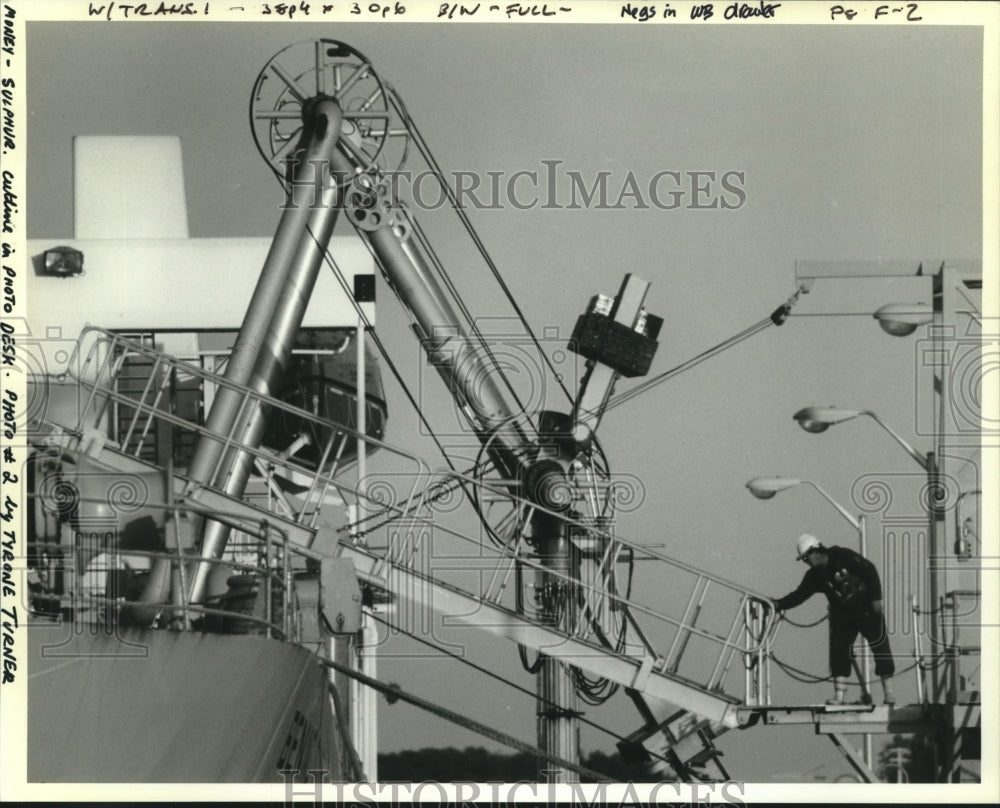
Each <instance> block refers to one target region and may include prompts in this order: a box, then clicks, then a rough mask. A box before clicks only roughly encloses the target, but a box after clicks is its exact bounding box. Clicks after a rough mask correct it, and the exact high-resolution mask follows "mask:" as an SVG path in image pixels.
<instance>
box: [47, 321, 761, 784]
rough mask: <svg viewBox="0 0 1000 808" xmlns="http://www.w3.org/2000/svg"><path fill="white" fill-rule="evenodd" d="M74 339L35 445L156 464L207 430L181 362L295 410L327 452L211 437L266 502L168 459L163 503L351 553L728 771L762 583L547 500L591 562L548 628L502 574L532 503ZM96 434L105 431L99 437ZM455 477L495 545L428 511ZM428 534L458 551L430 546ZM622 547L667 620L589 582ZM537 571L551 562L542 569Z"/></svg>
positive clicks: (104, 337)
mask: <svg viewBox="0 0 1000 808" xmlns="http://www.w3.org/2000/svg"><path fill="white" fill-rule="evenodd" d="M78 351H79V356H78V357H77V360H76V361H75V362H74V363H73V367H74V368H75V371H74V373H75V375H76V377H77V379H78V381H80V383H81V385H82V386H83V387H84V388H88V389H89V395H86V396H82V397H81V401H80V408H79V411H80V418H79V422H78V424H77V425H76V427H75V428H74V429H59V428H56V429H52V430H51V431H50V432H49V434H48V435H47V437H46V438H45V439H44V442H45V443H47V444H48V445H49V446H50V447H53V448H56V447H58V450H59V451H61V452H63V453H69V454H70V455H76V456H80V455H85V456H87V457H89V458H90V462H91V463H96V464H98V465H99V466H100V467H103V468H106V469H107V470H110V471H115V472H119V473H126V474H138V475H156V474H159V475H161V476H162V475H165V474H166V473H167V472H165V471H164V470H163V469H162V468H161V467H159V466H157V465H156V464H154V463H153V462H151V461H150V460H148V459H144V457H143V446H144V444H145V442H146V440H145V439H146V436H148V435H151V434H156V433H160V434H161V435H162V434H165V433H173V434H174V436H175V437H174V440H176V439H177V433H178V432H180V433H185V434H190V433H195V434H201V435H208V433H207V432H206V430H205V429H204V427H202V426H200V425H198V424H196V423H193V422H191V421H189V420H186V419H185V418H182V417H180V416H178V415H177V414H176V413H175V412H174V410H173V408H172V406H171V405H170V395H169V394H170V390H171V389H172V388H173V387H174V386H175V383H176V379H177V377H178V375H179V374H183V375H184V377H185V378H186V379H187V380H188V382H187V383H188V384H190V377H191V376H195V377H200V383H201V384H202V385H203V387H204V388H205V389H216V390H217V389H218V388H219V387H220V386H229V387H230V388H233V389H234V390H235V391H236V392H237V393H238V394H239V395H240V396H241V397H242V402H243V403H242V406H243V407H246V408H254V407H257V408H264V409H266V410H267V411H268V412H270V413H280V415H281V416H282V417H283V418H284V420H285V422H289V421H298V422H299V423H300V424H301V432H302V435H305V436H307V438H308V440H309V441H312V442H313V444H314V447H313V456H317V455H318V456H319V457H321V458H323V461H324V462H322V463H320V464H319V468H318V469H317V468H315V467H313V466H310V465H309V464H308V463H304V462H299V461H298V460H297V459H296V457H295V455H294V453H288V452H280V451H276V450H275V449H273V448H255V447H252V446H249V445H246V444H244V443H242V442H241V441H240V440H239V437H238V436H234V435H228V436H211V435H208V437H210V438H211V439H214V440H217V441H219V443H220V444H223V446H224V447H225V449H226V450H229V449H233V450H236V451H241V452H246V453H248V454H250V455H253V457H254V461H255V465H256V468H257V470H258V472H259V473H260V474H261V475H262V476H263V478H264V481H265V482H266V484H267V485H266V490H267V492H268V493H267V498H268V500H269V501H268V502H265V503H262V504H259V505H258V504H252V503H250V502H247V501H244V500H241V499H235V498H233V497H229V496H226V495H225V494H223V493H222V492H221V491H220V490H219V488H220V487H222V486H223V484H224V480H214V481H213V484H212V485H211V486H206V485H195V484H193V483H192V482H191V481H190V480H189V479H187V478H186V477H185V475H184V470H183V469H176V470H172V483H171V488H172V489H173V493H172V495H173V498H174V501H173V503H172V507H174V508H176V509H177V510H178V511H179V512H182V511H183V509H184V506H185V503H187V502H190V503H191V504H192V505H195V504H196V505H197V506H198V507H199V509H201V510H203V509H205V508H209V509H212V510H214V511H218V512H219V513H220V515H221V514H225V517H224V518H225V519H226V520H228V521H229V522H230V523H233V524H239V523H240V522H242V523H245V524H253V525H262V524H266V525H268V526H269V527H270V528H271V529H273V530H274V531H275V532H276V533H277V534H278V535H280V536H282V537H284V538H285V539H286V540H287V541H288V542H290V543H292V544H293V545H296V547H297V548H298V550H299V551H300V552H301V553H303V554H305V555H307V556H308V555H313V556H314V557H316V558H323V557H331V556H340V557H342V558H346V559H350V560H351V562H352V563H353V565H354V568H355V570H356V573H357V575H358V578H359V579H360V580H361V581H364V582H365V583H366V584H368V585H369V586H372V587H376V588H378V589H383V590H386V591H388V592H391V593H393V595H394V597H395V598H396V599H397V600H398V601H405V602H408V603H409V604H410V606H411V607H412V608H413V609H414V610H417V611H420V610H431V611H432V612H433V613H434V614H435V615H437V616H438V619H440V620H441V621H442V623H443V624H444V625H449V624H461V625H464V626H470V627H473V628H475V629H477V630H481V631H485V632H487V633H489V634H492V635H493V636H497V637H503V638H505V639H507V640H509V641H511V642H512V643H518V644H520V645H522V646H525V647H526V648H529V649H533V650H534V651H536V652H540V653H544V654H545V655H547V656H549V657H553V658H556V659H559V660H560V661H562V662H563V663H564V664H567V665H572V666H574V667H576V668H579V669H580V670H582V671H585V672H586V673H588V674H590V675H592V676H597V677H602V678H605V679H607V680H609V681H610V682H613V683H617V684H619V685H621V686H623V687H624V688H625V689H626V691H627V692H628V693H629V695H630V696H631V697H632V699H633V701H634V702H635V704H636V706H637V708H638V709H639V711H640V715H642V717H643V720H644V722H645V725H644V727H643V728H642V729H641V730H640V731H639V732H638V733H636V737H635V738H633V739H632V741H633V745H634V750H635V749H638V748H639V747H642V746H644V745H645V747H646V748H647V749H649V748H650V747H649V743H650V740H651V739H654V738H655V744H656V745H659V747H660V748H661V752H660V753H655V756H656V757H663V751H665V752H666V754H667V756H668V757H670V759H671V760H672V761H673V766H672V768H673V769H674V773H675V775H677V776H683V777H685V778H688V777H690V778H696V779H700V778H701V777H702V775H701V774H699V773H698V772H699V771H700V768H701V767H704V766H705V765H706V764H708V763H714V764H716V765H717V768H718V769H719V773H717V774H715V775H713V776H714V777H718V776H722V777H725V776H727V773H726V772H725V770H724V769H723V768H722V767H721V761H719V758H718V753H717V751H716V750H715V749H714V746H713V745H712V739H713V738H714V737H715V736H716V735H718V734H719V733H720V732H723V731H725V730H726V729H731V728H734V727H737V726H739V725H740V723H741V720H743V719H742V718H741V714H740V708H741V706H743V705H764V704H767V702H768V701H769V681H768V678H767V671H768V657H769V645H770V642H771V640H772V639H773V635H774V632H775V630H776V628H777V625H778V621H776V620H774V619H773V613H771V612H770V611H768V610H767V609H766V608H764V607H763V606H764V604H765V603H766V602H767V599H766V598H765V597H764V596H762V595H759V594H757V593H754V592H752V591H750V590H747V589H745V588H743V587H740V586H738V585H736V584H733V583H731V582H729V581H726V580H724V579H721V578H719V577H717V576H713V575H711V574H709V573H707V572H705V571H703V570H699V569H696V568H694V567H691V566H689V565H686V564H684V563H682V562H679V561H676V560H674V559H671V558H669V557H667V556H665V555H662V554H659V553H657V552H655V551H652V550H650V548H648V547H646V546H644V545H641V544H639V543H637V542H634V541H630V540H628V539H626V538H623V537H621V536H619V535H617V534H612V533H611V532H610V530H609V527H608V526H605V525H596V526H595V525H594V524H583V523H575V522H574V521H573V520H572V519H567V518H566V517H565V516H563V515H560V514H557V513H552V516H553V517H554V518H559V519H563V520H564V521H566V522H568V523H569V524H570V525H571V527H572V528H574V530H573V531H571V532H572V533H573V534H574V535H576V536H578V537H582V538H579V542H580V544H581V548H582V549H581V553H583V554H589V558H590V559H591V561H590V563H591V564H592V566H593V570H592V573H593V574H592V575H591V576H590V577H588V578H587V580H586V581H583V582H581V580H580V579H578V578H574V577H571V575H570V574H562V575H561V584H562V585H564V586H565V587H566V591H567V592H574V591H576V592H577V593H578V595H579V602H580V603H581V604H582V606H581V608H580V611H579V619H577V620H575V623H574V624H573V627H572V629H571V630H568V631H564V630H561V629H560V628H558V627H557V626H556V625H555V624H554V623H553V622H552V621H551V620H546V619H544V616H543V615H537V614H530V613H526V612H525V610H523V609H522V610H520V611H518V610H516V609H515V608H514V607H513V603H514V598H513V597H512V592H511V591H510V590H511V589H514V588H515V587H510V586H508V584H509V582H510V581H511V580H512V579H515V578H514V577H513V575H514V573H515V570H524V571H529V572H530V571H533V570H541V569H542V565H541V562H540V561H539V559H538V558H537V557H533V555H532V553H531V551H530V547H529V546H528V543H527V542H526V541H525V537H524V536H523V535H522V533H521V532H520V528H519V526H520V525H523V524H525V523H526V522H527V520H526V519H524V518H523V515H524V514H525V513H527V512H530V510H531V509H535V508H539V506H537V505H536V504H533V503H532V502H529V501H527V500H523V499H520V498H518V497H517V496H516V495H514V494H512V493H511V490H510V489H509V488H505V487H503V486H502V485H497V484H490V483H487V482H484V480H483V479H481V478H477V477H475V476H472V475H466V474H461V473H457V472H454V471H451V470H447V471H440V470H432V469H431V468H430V467H429V466H427V465H426V464H425V463H423V462H422V461H421V460H420V459H419V458H416V457H414V456H413V455H410V454H408V453H406V452H403V451H400V450H398V449H395V448H393V447H391V446H389V445H388V444H385V443H383V442H381V441H377V440H374V439H371V438H368V437H366V436H362V435H359V434H358V433H356V432H354V431H353V430H350V429H348V428H346V427H344V426H342V425H339V424H336V423H334V422H331V421H326V420H324V419H321V418H318V417H316V416H315V415H312V414H311V413H309V412H307V411H305V410H301V409H298V408H296V407H293V406H291V405H288V404H285V403H283V402H281V401H279V400H277V399H274V398H270V397H267V396H263V395H261V394H259V393H256V392H254V391H252V390H250V389H249V388H244V387H239V386H236V385H232V384H230V383H228V382H226V381H225V380H224V379H222V378H220V377H219V376H217V375H215V374H212V373H210V372H208V371H205V370H203V369H201V368H198V367H195V366H192V365H190V364H188V363H185V362H182V361H179V360H177V359H174V358H172V357H169V356H167V355H165V354H162V353H160V352H158V351H155V350H154V349H153V348H151V347H149V346H147V345H143V344H140V343H137V342H132V341H130V340H127V339H124V338H122V337H121V336H119V335H116V334H113V333H111V332H106V331H101V330H98V329H88V331H87V332H85V334H84V336H83V337H82V338H81V341H80V347H79V348H78ZM137 361H142V362H143V363H148V365H149V368H150V370H149V373H148V376H147V381H146V384H145V387H144V389H142V390H139V391H136V390H135V389H134V385H133V387H132V388H130V389H128V390H127V391H125V392H123V391H121V390H120V389H119V385H118V381H117V380H118V377H119V375H120V373H121V371H122V368H124V367H128V366H130V365H133V366H134V365H135V364H136V362H137ZM109 425H113V426H112V427H111V429H109ZM109 431H110V432H112V433H113V438H110V439H109V438H106V437H105V435H107V434H108V433H109ZM184 439H185V440H188V439H189V438H186V437H185V438H184ZM349 440H363V441H365V443H366V444H367V447H368V451H369V452H372V451H375V450H378V451H379V452H380V453H385V454H389V455H391V456H392V457H391V461H392V465H393V468H394V471H393V474H392V476H391V478H390V477H388V476H385V475H383V476H381V477H379V476H370V477H369V478H365V479H364V480H357V479H354V478H355V477H356V474H354V473H353V472H348V473H345V470H344V469H343V468H338V462H337V461H338V458H339V449H338V447H342V446H343V445H344V444H345V442H347V441H349ZM458 488H464V489H466V490H467V491H468V490H476V491H477V492H478V495H479V496H480V497H483V498H488V497H493V498H494V499H498V500H504V501H506V502H507V504H508V507H509V508H510V517H511V518H510V519H508V520H507V521H508V523H509V529H508V530H507V531H506V533H505V534H504V536H505V538H506V539H507V540H506V542H505V544H503V546H500V547H495V546H490V545H489V543H486V542H484V541H483V537H482V535H477V534H471V535H470V534H468V533H463V532H461V531H459V530H456V529H454V528H452V527H450V526H449V525H448V524H447V521H446V520H445V519H444V518H443V513H442V512H441V511H442V510H443V508H442V507H441V505H440V500H441V492H442V491H445V490H451V491H457V489H458ZM290 491H294V493H290ZM456 495H458V494H457V493H456ZM329 501H335V502H337V503H343V502H346V503H352V502H353V503H357V504H360V505H362V506H363V509H364V510H363V512H365V513H366V514H368V516H367V518H366V522H365V524H368V525H372V524H374V525H375V527H368V529H367V530H366V531H365V535H364V536H363V537H362V536H360V535H359V533H360V532H361V531H360V530H359V529H358V527H359V526H358V525H354V526H345V527H342V528H339V529H331V528H329V527H326V526H325V525H324V524H323V523H322V522H321V520H320V519H319V514H320V510H321V508H322V506H323V504H324V503H325V502H329ZM449 507H450V508H453V507H454V504H453V503H452V504H451V505H450V506H449ZM542 510H544V509H542ZM220 518H222V517H221V516H220ZM373 537H374V538H377V539H378V541H379V546H378V547H377V548H376V547H374V546H370V544H368V543H367V542H373ZM383 542H384V543H383ZM438 543H447V545H448V546H449V547H451V548H454V547H459V548H462V551H461V552H459V554H458V555H455V554H454V552H451V553H448V554H444V555H435V550H434V547H435V545H437V544H438ZM626 549H627V550H628V551H630V552H640V553H641V554H642V555H643V557H644V558H645V559H647V560H652V561H655V563H656V566H657V571H656V580H657V582H658V585H659V587H660V589H662V590H663V591H664V592H665V593H666V594H665V599H667V600H672V601H674V603H673V604H672V605H673V606H675V608H676V610H677V612H679V613H680V617H675V616H671V615H669V614H665V613H661V612H660V611H657V610H655V609H652V608H650V607H648V606H646V605H643V604H641V603H638V602H636V601H634V600H632V599H630V598H628V597H625V596H624V595H622V594H619V593H617V592H615V591H613V589H612V590H610V591H609V590H608V589H606V588H602V587H601V581H602V580H603V579H605V577H606V573H607V570H608V569H609V567H610V566H612V565H614V564H616V563H620V558H621V555H622V552H623V551H624V550H626ZM545 571H546V573H547V574H549V575H550V576H551V575H552V574H553V571H552V570H551V569H547V568H546V570H545ZM445 572H447V573H450V574H449V575H448V577H449V578H451V577H456V576H457V577H460V578H461V579H462V581H463V585H462V586H458V585H456V584H455V583H453V582H451V581H446V580H444V578H443V574H444V573H445ZM470 577H471V578H473V579H476V585H475V586H471V587H470V586H468V585H466V584H465V581H467V580H468V579H469V578H470ZM598 618H600V619H598ZM602 621H603V623H607V622H608V621H611V622H612V623H614V624H615V626H616V627H617V628H616V629H615V630H616V632H617V631H619V630H620V632H621V634H620V635H619V636H625V635H626V632H627V637H628V640H627V642H624V643H615V644H614V647H612V645H613V644H612V643H611V642H610V641H609V639H608V634H607V633H606V632H605V631H603V630H602ZM640 621H641V626H640ZM734 662H737V665H736V668H737V670H740V669H742V670H741V671H740V672H741V673H742V674H743V676H742V685H743V687H742V690H743V692H742V693H741V694H740V695H739V696H736V695H733V694H732V693H731V692H727V690H726V687H727V685H728V686H729V689H730V690H732V689H733V680H735V679H736V678H737V677H736V676H735V673H736V671H733V674H734V675H732V676H731V675H730V671H731V668H732V666H733V663H734ZM660 702H663V703H664V704H660ZM687 747H690V748H687ZM634 750H633V751H634ZM671 756H672V757H671ZM705 776H706V777H707V776H708V775H705Z"/></svg>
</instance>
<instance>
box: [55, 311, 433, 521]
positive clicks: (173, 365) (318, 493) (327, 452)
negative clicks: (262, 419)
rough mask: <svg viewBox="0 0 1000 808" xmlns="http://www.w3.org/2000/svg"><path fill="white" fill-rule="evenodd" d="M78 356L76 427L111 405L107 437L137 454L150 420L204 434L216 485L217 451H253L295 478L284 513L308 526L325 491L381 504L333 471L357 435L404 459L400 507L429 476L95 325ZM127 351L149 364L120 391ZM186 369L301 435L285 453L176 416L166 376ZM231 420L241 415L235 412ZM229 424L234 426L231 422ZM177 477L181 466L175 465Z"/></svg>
mask: <svg viewBox="0 0 1000 808" xmlns="http://www.w3.org/2000/svg"><path fill="white" fill-rule="evenodd" d="M77 350H78V352H80V354H79V356H77V357H75V359H74V361H71V363H70V367H71V373H72V374H73V375H74V378H76V380H77V381H79V382H80V384H81V386H82V387H84V388H86V389H87V390H89V391H90V392H89V395H87V396H85V397H84V398H83V399H81V402H80V406H79V414H78V419H79V420H78V424H77V429H78V430H79V431H80V432H85V431H86V430H88V429H93V428H97V429H101V428H102V426H103V425H105V423H106V419H107V416H108V415H109V411H110V410H111V409H112V408H113V409H114V410H116V411H117V417H116V418H115V419H114V423H116V424H122V425H123V427H122V429H120V430H119V432H118V434H117V435H115V436H114V442H115V444H116V447H117V449H118V450H119V451H121V452H123V453H125V454H129V455H131V456H134V457H137V458H140V457H141V453H142V448H143V444H144V442H145V440H146V439H147V437H148V435H149V434H150V433H151V432H152V431H153V430H154V429H155V426H156V424H157V423H161V424H164V425H168V426H169V427H170V428H172V429H174V430H180V431H182V432H183V433H186V434H189V435H192V436H194V437H197V438H207V439H209V440H213V441H216V442H218V443H220V444H222V446H223V449H224V450H226V451H223V452H221V453H220V454H219V459H218V461H217V462H216V464H215V467H214V468H213V469H212V474H211V479H212V480H213V483H211V484H209V485H208V486H207V487H219V488H221V486H222V484H223V482H224V481H223V480H220V479H218V478H219V477H220V473H221V471H222V469H223V468H224V463H223V461H224V457H225V455H226V454H227V452H228V450H230V449H233V450H238V451H240V452H245V453H247V454H249V455H251V456H252V457H253V458H254V461H255V463H256V464H257V465H258V467H259V468H261V469H262V470H264V472H265V474H267V475H273V476H277V477H280V478H284V479H288V480H289V481H291V482H292V483H294V484H296V485H301V486H302V487H303V491H301V492H299V493H298V494H296V495H295V496H285V497H284V498H283V499H284V505H285V506H286V507H287V512H288V513H289V514H290V515H291V519H292V521H295V522H298V523H300V524H305V525H307V526H309V527H312V526H314V525H315V523H316V520H317V519H318V516H319V510H320V506H321V505H322V504H323V503H324V501H326V499H327V497H328V495H329V494H330V493H331V491H336V492H337V493H338V495H341V496H343V497H346V498H347V500H348V501H350V500H355V499H358V498H360V499H362V500H365V499H370V500H371V501H372V503H373V504H374V505H376V506H378V505H380V504H381V503H382V500H381V499H380V494H379V492H378V491H375V492H371V493H366V492H363V491H357V490H355V488H354V487H352V486H348V485H345V484H344V483H343V481H338V480H336V479H335V478H336V477H337V475H338V474H339V473H340V472H341V471H343V470H344V468H345V467H346V466H347V465H349V463H345V462H344V459H343V455H344V450H345V447H346V446H347V445H348V443H349V442H351V441H360V442H362V443H364V444H365V445H366V449H367V451H368V452H374V451H376V450H379V451H382V452H384V453H387V454H391V455H392V456H393V462H394V464H396V465H397V466H399V465H401V464H406V465H408V466H409V468H408V469H406V468H403V469H402V470H401V471H400V475H399V479H402V478H403V477H404V476H406V475H412V479H413V480H414V481H415V482H414V483H413V485H412V486H411V489H410V492H409V494H408V496H407V503H406V505H405V507H406V508H408V509H409V508H411V507H412V506H413V500H414V498H415V497H416V496H417V486H418V485H419V481H420V480H423V479H426V478H427V477H428V476H429V475H430V467H429V466H428V465H427V464H426V463H424V462H423V461H422V460H420V459H419V458H418V457H416V456H414V455H413V454H411V453H409V452H405V451H402V450H399V449H395V448H394V447H391V446H389V445H388V444H385V443H384V442H382V441H380V440H377V439H375V438H372V437H370V436H367V435H361V434H360V433H358V432H357V431H355V430H353V429H350V428H349V427H346V426H344V425H343V424H338V423H336V422H334V421H330V420H328V419H325V418H321V417H319V416H316V415H315V414H313V413H310V412H309V411H307V410H304V409H301V408H299V407H296V406H294V405H291V404H287V403H285V402H283V401H280V400H279V399H277V398H274V397H272V396H268V395H264V394H262V393H259V392H256V391H254V390H252V389H250V388H249V387H246V386H245V385H241V384H236V383H234V382H230V381H227V380H226V379H225V378H223V377H221V376H218V375H216V374H214V373H212V372H210V371H207V370H204V369H203V368H201V367H198V366H196V365H192V364H189V363H187V362H184V361H182V360H179V359H175V358H173V357H171V356H168V355H166V354H163V353H161V352H160V351H157V350H155V349H154V348H151V347H149V346H146V345H142V344H140V343H137V342H134V341H132V340H129V339H126V338H124V337H122V336H121V335H118V334H115V333H113V332H110V331H106V330H104V329H99V328H88V329H85V331H84V333H83V335H82V336H81V338H80V340H79V342H78V348H77ZM131 357H142V358H143V359H145V360H146V361H148V362H149V363H150V365H151V368H150V372H149V377H148V379H147V380H146V383H145V385H144V386H143V388H142V390H140V391H138V396H137V397H134V396H135V392H136V391H130V393H131V394H125V393H122V392H121V391H120V390H119V389H118V383H117V382H118V377H119V375H120V374H121V372H122V370H123V368H124V367H126V365H127V362H128V360H129V359H130V358H131ZM181 374H182V375H184V376H190V377H194V378H196V379H198V380H200V383H201V385H202V386H203V387H206V388H207V387H216V388H218V387H222V388H228V389H230V390H232V391H233V392H234V393H235V394H237V395H238V396H239V412H240V413H241V414H245V413H248V412H250V411H253V410H254V409H258V408H259V409H264V410H265V411H266V412H267V413H268V415H269V417H271V418H285V419H288V422H293V421H294V422H296V423H300V424H301V425H302V433H301V434H302V435H303V436H304V440H302V441H297V442H296V443H297V444H298V446H297V447H296V446H293V447H289V448H291V449H292V451H291V452H288V451H286V452H279V451H276V450H273V449H269V448H261V447H257V446H251V445H249V444H247V443H245V442H243V441H242V440H240V438H239V437H238V436H237V435H235V434H233V432H232V431H230V433H229V434H227V435H218V434H216V433H213V432H210V431H209V430H208V429H206V428H205V427H204V425H202V424H199V423H196V422H195V421H192V420H189V419H186V418H183V417H181V416H179V415H177V414H176V413H175V412H174V411H173V409H172V407H171V406H170V399H169V390H170V388H171V384H172V381H173V380H174V379H176V377H177V376H178V375H181ZM235 420H237V421H240V420H242V419H241V418H237V419H235ZM234 429H235V427H234ZM306 445H310V446H314V447H315V448H316V450H317V455H318V458H319V459H318V462H317V463H316V464H312V463H308V462H303V461H300V460H298V459H297V458H296V457H295V451H297V450H300V449H301V448H302V447H303V446H306ZM178 473H179V476H183V470H179V472H178ZM279 492H280V487H275V486H272V487H271V493H272V494H273V495H275V496H280V494H279Z"/></svg>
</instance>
